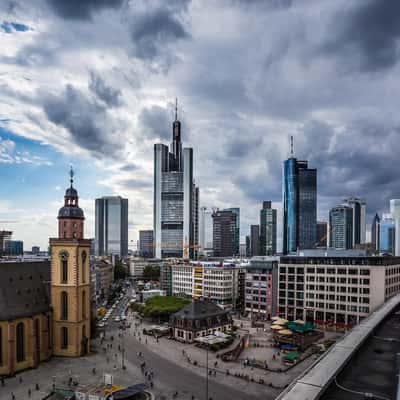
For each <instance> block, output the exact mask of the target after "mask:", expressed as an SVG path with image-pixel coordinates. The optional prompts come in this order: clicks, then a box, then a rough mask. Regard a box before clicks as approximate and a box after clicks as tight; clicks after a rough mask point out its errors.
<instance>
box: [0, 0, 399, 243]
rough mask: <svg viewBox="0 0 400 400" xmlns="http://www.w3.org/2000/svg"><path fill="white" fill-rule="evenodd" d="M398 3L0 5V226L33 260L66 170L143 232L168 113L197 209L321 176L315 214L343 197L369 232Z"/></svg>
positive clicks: (392, 174)
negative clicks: (292, 176)
mask: <svg viewBox="0 0 400 400" xmlns="http://www.w3.org/2000/svg"><path fill="white" fill-rule="evenodd" d="M399 39H400V2H399V1H396V0H385V1H381V0H360V1H355V0H353V1H348V0H335V1H331V0H326V1H324V0H303V1H302V0H296V1H290V0H192V1H190V0H168V1H164V0H131V1H129V0H68V1H65V0H30V1H24V0H2V1H1V2H0V43H1V52H0V176H1V178H2V179H1V191H0V193H1V195H0V220H1V221H16V222H8V223H7V222H1V223H0V226H2V227H7V228H12V229H13V230H14V231H15V235H14V236H15V238H18V239H22V240H24V242H25V247H26V248H29V247H30V246H32V245H34V244H38V245H40V246H41V247H46V246H47V242H48V237H49V236H54V235H55V234H56V219H55V217H56V214H57V210H58V208H59V207H60V206H61V204H62V201H63V194H64V193H63V192H64V190H65V187H66V186H67V183H68V176H67V173H68V168H69V165H70V164H72V165H73V166H74V168H75V170H76V180H75V182H76V185H75V186H76V187H77V188H78V190H79V193H80V196H81V204H82V206H83V208H84V210H85V213H86V216H87V224H86V236H88V237H91V236H92V235H93V232H94V226H93V224H94V220H93V211H94V198H95V197H98V196H101V195H111V194H120V195H122V196H126V197H128V198H129V202H130V203H129V205H130V228H129V229H130V232H129V234H130V239H131V240H133V241H136V239H137V231H138V230H139V229H142V228H149V227H151V226H152V182H153V181H152V179H153V177H152V175H153V169H152V162H153V144H154V143H155V142H160V141H162V142H169V141H170V137H171V122H172V119H173V103H174V99H175V97H178V99H179V104H180V105H179V116H180V119H181V121H182V129H183V141H184V145H187V146H192V147H193V148H194V155H195V177H196V181H197V183H198V184H199V186H200V189H201V195H200V196H201V205H204V206H219V207H231V206H240V207H241V213H242V236H244V235H245V234H246V232H247V230H248V225H249V224H250V223H257V222H258V213H259V208H260V206H261V202H262V200H267V199H270V200H272V201H273V202H275V205H276V206H277V207H279V204H280V201H281V173H282V172H281V171H282V161H283V160H284V159H285V158H286V157H287V156H288V149H289V145H288V143H289V140H288V138H289V137H290V135H293V136H294V142H295V154H296V156H297V157H298V158H301V159H308V160H309V163H310V166H312V167H316V168H317V169H318V186H319V187H318V215H319V218H320V219H327V211H328V209H329V207H331V206H334V205H336V204H337V203H339V202H341V200H342V199H343V198H344V197H345V196H349V195H356V196H363V197H365V198H366V201H367V207H368V214H369V216H368V218H369V219H371V217H372V214H373V213H375V212H376V211H378V212H384V211H385V210H387V209H388V203H389V199H390V198H395V197H400V187H399V183H400V178H399V176H400V175H399V173H398V160H399V150H400V145H399V139H400V133H399V132H400V129H399V128H400V113H399V111H398V110H399V104H397V101H399V99H400V83H399V79H398V77H399V76H400V75H399V72H400V66H399V63H398V60H399V57H400V53H399V43H400V42H399Z"/></svg>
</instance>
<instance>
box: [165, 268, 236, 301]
mask: <svg viewBox="0 0 400 400" xmlns="http://www.w3.org/2000/svg"><path fill="white" fill-rule="evenodd" d="M171 270H172V294H173V295H174V296H186V297H191V298H193V299H208V300H211V301H213V302H214V303H216V304H219V305H220V306H222V307H224V308H229V309H236V308H237V307H239V306H240V304H243V292H241V293H240V292H239V281H240V276H241V275H240V273H241V272H242V276H243V273H244V269H243V268H241V266H240V265H239V264H236V263H233V262H222V261H207V262H205V261H202V262H190V263H185V264H176V265H172V266H171Z"/></svg>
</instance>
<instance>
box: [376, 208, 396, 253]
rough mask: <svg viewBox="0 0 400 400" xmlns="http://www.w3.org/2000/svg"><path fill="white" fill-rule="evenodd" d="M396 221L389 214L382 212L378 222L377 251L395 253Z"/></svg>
mask: <svg viewBox="0 0 400 400" xmlns="http://www.w3.org/2000/svg"><path fill="white" fill-rule="evenodd" d="M395 244H396V223H395V221H394V219H393V218H392V216H391V215H390V214H383V215H382V221H381V222H380V224H379V252H380V253H389V254H391V255H394V254H395Z"/></svg>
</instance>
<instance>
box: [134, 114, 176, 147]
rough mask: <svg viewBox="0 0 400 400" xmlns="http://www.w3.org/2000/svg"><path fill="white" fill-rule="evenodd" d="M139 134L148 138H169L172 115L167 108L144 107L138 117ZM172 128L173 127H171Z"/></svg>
mask: <svg viewBox="0 0 400 400" xmlns="http://www.w3.org/2000/svg"><path fill="white" fill-rule="evenodd" d="M138 122H139V136H145V137H146V138H147V139H161V140H163V141H164V140H168V139H170V138H171V133H170V132H171V131H170V129H168V128H169V127H170V126H171V115H170V114H169V113H168V112H167V110H166V109H165V108H162V107H159V106H151V107H148V108H144V109H143V110H142V111H141V113H140V114H139V117H138ZM171 129H172V128H171Z"/></svg>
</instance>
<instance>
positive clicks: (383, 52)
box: [323, 0, 400, 71]
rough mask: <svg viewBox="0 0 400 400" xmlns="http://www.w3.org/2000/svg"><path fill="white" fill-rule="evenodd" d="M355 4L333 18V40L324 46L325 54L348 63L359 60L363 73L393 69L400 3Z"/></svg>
mask: <svg viewBox="0 0 400 400" xmlns="http://www.w3.org/2000/svg"><path fill="white" fill-rule="evenodd" d="M355 3H356V4H355ZM355 3H353V4H355V5H353V6H352V7H351V8H350V10H349V9H348V8H347V7H346V9H344V10H340V11H339V12H338V13H337V14H336V15H335V16H334V18H333V19H332V26H331V28H332V29H331V30H330V31H331V35H332V38H331V39H329V40H328V41H327V43H326V44H325V45H324V46H323V52H324V53H326V54H331V55H332V54H333V55H340V56H342V57H343V58H342V59H345V62H346V64H348V63H350V64H351V63H353V62H354V60H356V66H357V67H358V68H360V69H361V70H364V71H378V70H380V69H385V68H389V67H392V66H393V65H395V64H396V63H397V61H398V58H399V38H400V2H399V1H398V0H384V1H379V0H363V1H358V2H355ZM350 4H352V3H349V5H350Z"/></svg>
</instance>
